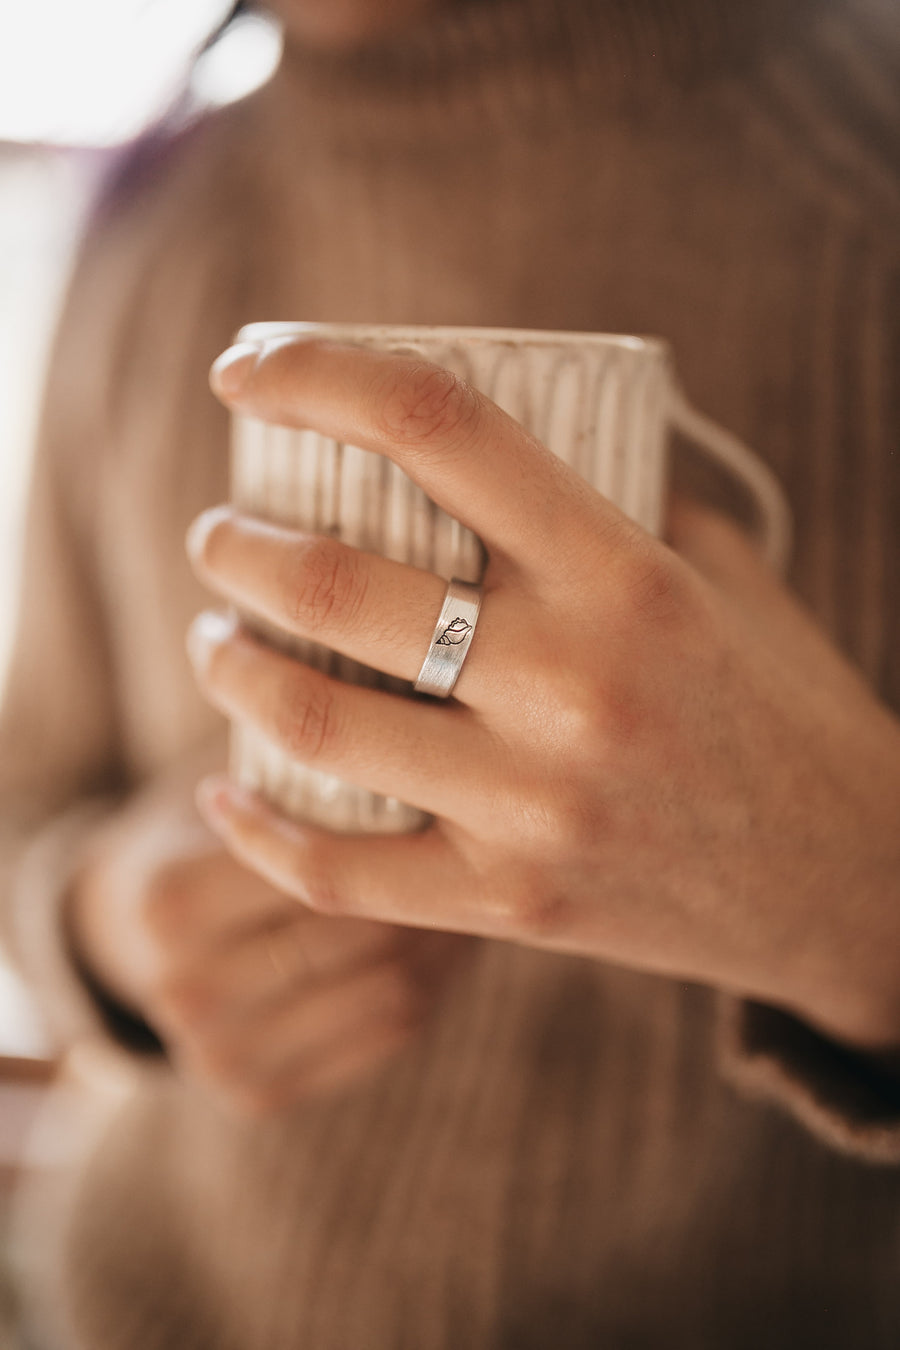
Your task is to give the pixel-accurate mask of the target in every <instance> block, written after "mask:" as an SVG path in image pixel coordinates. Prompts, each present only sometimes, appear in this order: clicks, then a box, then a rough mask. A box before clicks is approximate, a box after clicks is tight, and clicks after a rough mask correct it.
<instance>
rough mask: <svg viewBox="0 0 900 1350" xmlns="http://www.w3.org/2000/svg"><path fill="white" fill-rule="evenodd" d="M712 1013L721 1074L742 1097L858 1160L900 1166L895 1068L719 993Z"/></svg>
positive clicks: (899, 1078)
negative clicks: (782, 1113) (784, 1115)
mask: <svg viewBox="0 0 900 1350" xmlns="http://www.w3.org/2000/svg"><path fill="white" fill-rule="evenodd" d="M718 1013H719V1024H718V1029H719V1052H720V1064H721V1068H722V1071H723V1074H724V1076H725V1077H726V1078H727V1079H729V1080H730V1081H731V1082H732V1084H733V1085H734V1086H735V1087H736V1088H737V1089H738V1090H739V1091H740V1092H741V1093H742V1094H743V1095H745V1096H747V1097H750V1098H752V1099H755V1100H757V1101H764V1102H768V1103H770V1104H771V1105H773V1106H775V1107H776V1108H779V1109H782V1110H786V1111H787V1112H788V1113H789V1114H790V1115H791V1116H793V1117H794V1119H795V1120H797V1121H798V1122H799V1123H800V1124H801V1125H803V1126H804V1127H805V1128H806V1129H808V1130H809V1131H810V1132H811V1133H812V1134H814V1135H816V1136H817V1137H818V1138H819V1139H821V1140H822V1141H823V1142H824V1143H825V1144H827V1145H829V1146H830V1147H832V1148H835V1149H838V1150H840V1151H841V1152H844V1153H848V1154H850V1155H852V1156H855V1157H857V1158H859V1159H860V1160H861V1161H864V1162H870V1163H893V1164H900V1067H898V1069H897V1071H896V1072H894V1071H892V1070H890V1069H887V1068H883V1067H881V1066H880V1065H879V1064H878V1063H877V1062H876V1061H875V1060H874V1059H869V1058H868V1057H867V1056H866V1055H863V1054H858V1053H856V1052H854V1051H853V1050H851V1049H849V1048H848V1047H847V1046H845V1045H842V1044H840V1043H838V1042H837V1041H834V1040H831V1039H830V1038H828V1037H826V1036H823V1035H820V1034H819V1033H818V1032H817V1031H815V1030H814V1029H813V1028H812V1027H811V1026H809V1025H807V1024H806V1023H805V1022H802V1021H800V1020H799V1019H798V1018H796V1017H794V1016H792V1015H791V1014H790V1013H787V1012H783V1011H781V1010H780V1009H778V1008H773V1007H768V1006H766V1005H764V1004H760V1003H755V1002H753V1001H751V1000H744V999H738V998H734V997H732V996H730V995H727V994H722V995H721V996H720V998H719V1008H718Z"/></svg>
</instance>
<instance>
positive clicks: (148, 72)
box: [0, 0, 280, 146]
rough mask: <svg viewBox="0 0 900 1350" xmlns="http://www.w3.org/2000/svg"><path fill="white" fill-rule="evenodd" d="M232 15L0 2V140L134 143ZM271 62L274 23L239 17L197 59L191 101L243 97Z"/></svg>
mask: <svg viewBox="0 0 900 1350" xmlns="http://www.w3.org/2000/svg"><path fill="white" fill-rule="evenodd" d="M233 7H234V6H233V3H232V0H0V141H2V140H6V141H18V142H27V143H43V144H57V145H81V146H110V145H116V144H119V143H121V142H123V141H126V140H129V139H131V138H132V137H134V136H136V135H138V134H139V133H140V132H141V131H143V130H144V129H145V128H146V127H147V126H148V125H149V124H150V123H151V122H152V121H153V120H154V119H155V118H157V117H158V116H160V114H161V113H162V112H164V111H165V109H166V108H167V107H169V106H171V105H172V103H173V102H175V100H176V99H177V98H178V97H179V95H181V94H182V93H183V92H184V89H185V85H186V83H187V80H188V73H189V71H190V68H191V63H192V61H193V59H194V57H195V55H196V54H197V53H198V52H200V51H201V49H202V48H203V47H204V44H205V43H206V41H207V39H208V37H209V35H210V33H213V32H215V30H216V29H217V28H218V27H220V25H221V24H222V23H223V21H224V20H225V19H226V18H227V17H228V15H229V13H230V12H231V11H232V9H233ZM220 46H221V47H222V50H221V52H220V51H219V48H220ZM279 54H280V37H279V29H278V26H277V24H276V22H275V20H270V19H268V18H265V17H263V16H262V15H249V14H248V15H246V16H243V15H242V16H239V17H238V18H237V19H236V20H235V21H234V23H233V24H231V25H229V26H228V28H226V29H225V30H224V32H223V33H222V34H221V36H220V37H219V39H218V40H217V41H216V42H215V43H213V45H212V46H211V47H210V48H208V49H207V50H206V51H205V52H204V53H203V54H202V56H201V58H200V67H201V69H200V71H198V73H197V80H198V84H197V86H195V85H194V82H193V80H192V81H191V98H192V101H193V102H194V103H199V104H200V105H201V106H202V105H203V103H204V101H205V99H207V98H208V99H209V100H210V102H211V103H213V104H214V105H221V104H222V103H224V102H229V101H231V100H232V99H235V98H241V97H243V96H244V95H245V94H247V93H249V92H250V91H251V90H252V89H253V88H256V87H257V86H258V85H259V84H261V83H264V82H265V80H266V79H268V77H269V75H271V73H272V71H273V70H274V68H275V66H277V64H278V56H279ZM229 90H231V91H232V92H231V93H229V92H228V91H229Z"/></svg>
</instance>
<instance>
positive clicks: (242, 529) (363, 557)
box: [187, 506, 503, 707]
mask: <svg viewBox="0 0 900 1350" xmlns="http://www.w3.org/2000/svg"><path fill="white" fill-rule="evenodd" d="M187 543H188V551H189V553H190V555H191V558H192V561H193V563H194V567H195V570H196V571H197V574H198V576H199V577H200V579H201V580H202V581H204V582H205V583H207V584H208V585H209V586H211V587H212V589H214V590H216V591H218V592H219V593H220V594H221V595H223V596H224V597H226V598H227V599H229V600H232V601H233V602H234V603H235V604H237V605H239V606H241V607H246V608H248V609H251V610H253V611H254V612H255V613H257V614H259V615H261V616H262V617H263V618H265V619H268V620H270V621H271V622H272V623H274V624H276V625H277V626H278V627H279V628H282V629H284V630H285V631H286V632H288V633H291V634H294V635H296V636H299V637H304V638H312V639H314V640H315V641H317V642H321V643H323V644H324V645H325V646H327V647H330V648H332V649H333V650H335V651H339V652H343V653H344V655H345V656H349V657H351V658H352V659H354V660H357V661H361V662H363V663H365V664H366V665H368V666H371V667H373V668H374V669H376V670H381V671H384V672H385V673H386V674H388V675H394V676H397V677H398V678H400V679H403V680H410V681H414V680H416V678H417V677H418V674H419V671H420V669H421V666H422V662H423V660H424V658H425V654H426V652H427V651H428V648H429V644H430V642H431V637H432V634H433V632H434V626H435V622H436V620H437V617H438V614H439V613H440V609H441V604H442V602H443V599H444V594H445V591H446V588H447V583H446V581H445V580H444V579H443V578H442V577H439V576H436V575H435V574H434V573H433V572H428V571H424V570H423V569H422V568H418V567H412V566H410V565H409V564H407V563H399V562H395V561H393V560H392V559H390V558H383V557H380V556H379V555H378V554H375V553H367V552H365V551H363V550H361V549H356V548H352V547H350V545H348V544H344V543H342V542H341V541H340V540H338V539H334V538H332V537H331V536H330V535H324V534H314V533H305V532H302V531H299V530H293V529H288V528H286V527H284V526H281V525H276V524H272V523H270V522H268V521H264V520H258V519H256V518H255V517H253V516H247V515H243V514H241V513H240V512H238V511H236V510H235V509H234V508H233V507H230V506H217V507H212V508H210V509H209V510H207V511H204V512H203V513H202V514H201V515H199V516H198V517H197V519H196V520H195V521H194V523H193V525H192V526H191V529H190V531H189V532H188V541H187ZM485 608H487V609H489V610H490V611H491V613H490V621H489V623H487V624H485V625H483V627H484V628H485V629H486V630H489V631H490V635H491V640H492V641H491V645H492V646H495V645H496V644H497V643H498V642H499V641H500V633H499V632H498V628H501V627H502V619H501V615H502V610H503V605H502V603H501V602H500V596H499V593H498V592H497V591H494V590H491V589H490V588H488V589H487V591H486V593H485V596H484V598H483V600H482V610H484V609H485ZM498 608H499V609H500V611H501V615H498V613H497V610H498ZM482 617H483V615H482ZM480 627H481V625H480V626H478V627H476V631H475V633H474V634H473V637H472V642H471V646H470V648H469V651H468V653H467V654H466V659H465V662H464V665H463V668H462V670H461V671H460V674H459V676H458V678H457V681H456V684H455V685H454V688H453V697H454V698H455V699H457V700H458V701H459V702H461V703H467V704H469V705H470V706H473V707H478V706H484V704H485V701H486V697H487V689H488V688H489V686H490V677H489V674H488V667H489V666H490V664H491V661H490V655H489V651H488V650H486V649H485V644H484V643H483V642H482V640H481V639H482V634H481V631H480Z"/></svg>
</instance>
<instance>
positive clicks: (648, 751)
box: [189, 339, 900, 1047]
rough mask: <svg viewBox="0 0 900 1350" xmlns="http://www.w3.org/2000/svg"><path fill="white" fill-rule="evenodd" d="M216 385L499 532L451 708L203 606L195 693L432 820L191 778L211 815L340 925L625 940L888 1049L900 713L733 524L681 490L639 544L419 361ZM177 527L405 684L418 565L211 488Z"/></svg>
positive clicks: (672, 966)
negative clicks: (389, 833)
mask: <svg viewBox="0 0 900 1350" xmlns="http://www.w3.org/2000/svg"><path fill="white" fill-rule="evenodd" d="M213 379H214V386H215V387H216V389H217V391H218V392H219V393H220V395H221V397H222V398H223V399H224V400H225V401H226V402H227V403H229V404H230V405H231V406H232V407H233V408H235V409H236V410H238V411H239V412H241V413H245V414H248V415H253V416H258V417H261V418H264V419H266V420H268V421H272V422H279V423H282V424H286V425H297V426H304V427H312V428H315V429H317V430H319V431H321V432H323V433H324V434H326V435H332V436H334V437H336V438H337V439H339V440H342V441H347V442H350V443H352V444H356V445H360V446H363V447H366V448H368V449H371V450H374V451H377V452H379V453H382V454H385V455H387V456H389V457H390V458H392V459H393V460H395V461H396V462H397V463H398V464H399V465H401V466H402V468H403V469H404V470H405V471H406V472H407V473H408V474H409V475H410V477H412V478H413V479H415V480H416V481H417V482H418V483H419V484H420V485H421V486H422V487H423V488H424V489H425V491H426V492H428V493H429V495H430V496H432V497H433V498H434V499H435V500H436V501H437V502H438V503H439V504H440V505H441V506H442V507H443V508H444V509H445V510H447V511H448V512H450V513H451V514H452V515H454V516H456V517H457V518H458V519H460V520H461V521H462V522H463V523H464V524H465V525H467V526H468V527H469V528H470V529H472V530H473V531H474V532H475V533H477V534H478V535H480V536H481V538H482V539H483V541H484V542H485V545H486V547H487V550H488V555H489V562H488V567H487V571H486V574H485V578H484V598H483V603H482V608H481V614H480V617H479V620H478V625H477V628H476V631H475V634H474V637H473V639H472V645H471V649H470V651H469V653H468V656H467V658H466V661H465V664H464V666H463V668H462V671H461V673H460V675H459V678H458V681H457V683H456V686H455V688H454V691H453V696H452V697H451V698H449V699H448V700H446V701H444V702H438V701H435V700H423V699H407V698H403V697H400V696H397V695H394V694H391V693H388V692H385V691H379V690H373V689H370V688H362V687H357V686H352V685H348V684H344V683H342V682H340V681H338V680H335V679H332V678H330V677H328V676H326V675H325V674H323V673H322V672H319V671H316V670H313V669H311V668H309V667H307V666H305V665H303V664H302V663H300V662H298V661H295V660H293V659H291V658H290V657H288V656H286V655H284V654H281V653H279V652H276V651H274V650H272V649H270V648H269V647H268V646H266V645H265V644H264V643H262V642H260V641H257V640H255V639H254V638H253V637H252V636H251V635H250V634H249V633H248V632H247V631H246V630H243V629H242V628H241V627H240V626H239V625H238V624H236V623H235V622H234V620H229V619H228V618H227V616H224V615H221V614H219V615H217V614H215V613H214V612H209V611H208V612H206V613H205V614H204V616H202V617H201V618H200V619H199V620H198V622H197V623H196V624H195V626H194V628H193V629H192V632H191V642H190V647H191V651H192V654H193V657H194V661H195V668H196V673H197V676H198V680H199V683H200V686H201V689H202V690H203V692H204V693H205V694H206V696H207V697H208V698H209V699H210V701H211V702H212V703H213V704H214V705H215V706H216V707H218V708H219V709H220V710H222V711H223V712H225V713H227V714H228V715H230V716H232V717H235V718H238V719H243V720H246V721H247V722H249V723H252V724H253V725H254V726H256V727H257V728H259V729H261V730H262V731H263V732H264V733H265V734H266V735H267V736H269V737H272V738H274V739H275V740H276V741H278V742H280V743H281V745H282V746H283V747H284V748H285V749H286V750H287V751H288V752H289V753H290V754H291V755H293V756H294V757H296V758H298V759H300V760H302V761H305V762H307V763H309V764H313V765H315V766H316V767H318V768H320V769H323V770H326V771H328V772H331V773H336V774H339V775H341V776H342V777H345V778H347V779H349V780H350V781H351V782H354V783H357V784H359V785H361V786H363V787H367V788H369V789H371V790H373V791H375V792H380V793H386V794H389V795H393V796H397V797H399V798H401V799H402V800H404V801H406V802H409V803H411V804H412V805H414V806H418V807H420V808H421V809H423V810H425V811H427V812H430V813H432V814H433V815H434V817H435V820H434V822H433V823H432V824H431V825H430V826H429V827H428V828H427V829H425V830H423V831H420V832H418V833H416V834H413V835H408V836H399V837H397V836H395V837H380V838H372V837H361V836H356V837H351V836H340V835H334V834H332V833H330V832H328V831H325V830H321V829H316V828H314V827H311V826H302V825H297V824H294V823H292V822H291V821H288V820H286V819H285V818H283V817H282V816H281V815H280V814H279V813H277V812H276V811H274V810H273V809H271V808H270V807H269V806H268V805H267V804H266V803H265V802H263V801H262V800H261V799H260V798H259V797H257V796H255V795H254V794H250V793H247V792H245V791H242V790H240V789H239V788H237V787H236V786H235V785H234V784H232V783H230V781H229V780H228V779H227V778H226V777H224V776H219V777H218V778H212V779H208V780H206V781H205V782H204V784H203V785H202V789H201V792H200V794H199V801H200V804H201V808H202V809H203V811H204V813H205V814H206V816H207V818H208V820H209V822H210V823H211V824H212V826H213V827H214V828H215V829H216V830H217V831H218V832H219V833H220V835H221V837H222V838H223V840H224V841H225V842H226V844H227V845H228V847H229V848H230V849H231V850H232V851H233V852H234V854H235V855H236V856H237V857H238V858H240V859H241V860H242V861H243V862H245V863H247V864H248V865H250V866H252V867H254V868H255V869H257V871H258V872H259V873H260V875H262V876H265V877H267V878H268V879H269V880H270V881H271V882H272V883H273V884H274V885H275V886H277V887H279V888H281V889H282V890H283V891H284V892H286V893H288V894H292V895H294V896H295V897H296V898H297V899H298V900H300V901H302V902H303V903H304V904H305V905H306V906H307V907H308V908H309V909H310V910H311V911H313V912H319V913H322V914H326V915H328V916H330V917H332V918H334V917H349V916H355V917H359V918H369V919H378V920H382V921H384V922H387V923H399V924H410V925H415V926H418V927H426V926H434V927H436V928H441V929H446V930H448V931H455V932H460V933H472V934H482V935H485V936H489V937H493V938H503V939H508V940H512V941H516V942H523V943H526V944H530V945H533V946H539V947H546V948H553V949H556V950H564V951H569V952H576V953H580V954H582V955H585V956H591V957H597V958H602V959H606V960H612V961H617V962H621V963H624V964H627V965H630V966H633V967H636V968H640V969H645V970H651V971H658V972H663V973H666V974H669V975H673V976H677V977H683V978H688V979H695V980H699V981H702V982H704V983H708V984H711V985H714V986H718V987H720V988H724V989H728V990H731V991H734V992H737V993H740V994H744V995H748V996H752V997H756V998H759V999H762V1000H764V1001H768V1002H773V1003H775V1004H780V1005H782V1006H784V1007H787V1008H789V1009H791V1010H793V1011H796V1012H798V1013H799V1014H800V1015H801V1016H804V1017H806V1018H807V1019H808V1020H811V1021H812V1022H813V1023H816V1024H818V1025H819V1026H820V1027H822V1028H823V1029H825V1030H826V1031H828V1032H830V1033H831V1034H835V1035H837V1036H839V1037H843V1038H844V1039H846V1040H847V1041H848V1042H851V1043H853V1044H856V1045H860V1046H865V1047H870V1046H871V1047H878V1046H883V1045H884V1046H887V1045H893V1044H898V1043H900V902H898V887H900V831H898V828H897V823H898V819H900V727H898V722H897V720H896V719H895V718H894V717H893V715H892V714H891V713H890V712H889V710H888V709H887V708H886V707H884V706H883V705H881V704H880V703H879V702H878V701H877V699H876V698H875V697H874V696H873V694H872V692H871V690H870V689H869V688H868V687H867V685H866V684H865V682H864V680H863V679H862V677H861V676H860V674H859V673H858V672H857V671H856V670H855V669H854V668H853V667H852V666H851V665H850V664H849V663H848V662H847V660H846V659H845V658H844V657H843V656H842V655H841V654H840V653H839V652H838V651H837V650H836V649H835V648H834V647H833V646H832V645H831V644H830V642H829V641H828V639H827V638H826V636H825V635H824V634H823V633H822V632H821V631H820V630H819V628H818V627H817V626H816V624H815V623H814V622H813V620H812V619H811V617H810V616H809V614H808V613H807V612H806V610H805V609H804V608H803V607H802V605H801V604H800V603H799V601H797V600H796V599H795V598H794V597H793V596H792V595H791V594H790V593H789V592H788V591H787V590H786V589H785V588H784V587H783V586H782V585H781V584H780V583H779V582H778V581H777V580H776V579H775V577H774V576H773V575H771V574H770V573H769V572H768V570H767V569H766V567H765V565H764V564H763V563H762V562H761V561H760V559H759V558H758V556H757V554H756V553H755V550H754V548H753V547H752V545H751V544H750V543H749V542H748V541H746V540H745V539H744V538H743V536H742V535H741V533H740V531H739V530H738V529H737V527H736V526H732V525H730V524H729V523H728V522H726V521H725V520H724V519H722V518H719V517H716V516H714V515H712V514H710V513H709V512H705V511H703V510H701V509H700V508H699V507H691V506H690V505H689V504H687V503H681V504H680V505H678V506H677V508H676V510H675V511H674V512H673V516H672V521H671V525H670V543H668V544H667V543H665V542H661V541H659V540H656V539H654V538H652V537H651V536H650V535H648V534H647V533H646V532H645V531H644V530H643V529H641V528H640V527H639V526H637V525H636V524H635V523H634V522H632V521H631V520H629V519H628V518H627V517H626V516H625V515H624V514H623V513H622V512H621V511H619V510H618V509H617V508H616V507H615V506H613V505H612V504H611V503H610V502H609V501H608V500H607V499H606V498H604V497H603V496H602V495H601V494H599V493H598V492H596V491H594V490H593V488H591V487H590V486H589V485H588V484H587V483H586V482H585V481H584V480H583V479H581V478H580V477H579V476H578V475H576V474H575V473H574V472H573V471H571V470H569V469H568V468H567V467H566V466H565V465H564V464H563V463H562V462H561V461H560V460H559V459H558V458H557V457H556V456H554V455H553V454H551V453H550V452H549V451H548V450H547V449H546V448H545V447H543V446H541V445H540V444H539V443H537V442H536V441H535V440H534V439H533V438H532V437H531V436H529V435H528V434H527V433H526V432H525V431H524V430H523V429H522V428H521V427H520V426H519V425H518V424H517V423H516V422H514V421H513V420H512V419H511V418H509V417H508V416H506V415H505V414H504V413H503V412H502V411H501V410H500V409H498V408H497V407H496V406H495V405H494V404H492V403H491V402H490V401H489V400H487V399H485V398H484V397H482V396H481V395H479V394H478V393H476V392H475V391H473V390H472V389H471V388H470V387H468V386H467V385H465V384H463V383H462V382H460V381H459V380H457V379H455V378H454V377H453V376H451V375H449V374H448V373H447V372H444V371H441V370H440V369H438V368H437V367H434V366H431V365H428V364H427V363H424V362H422V361H420V360H417V359H414V358H409V357H404V356H397V355H388V354H383V353H378V352H373V351H366V350H361V349H359V348H355V347H351V346H344V345H341V344H337V343H328V342H323V341H310V340H300V339H296V340H293V339H292V340H280V341H279V342H277V343H276V344H273V345H272V346H271V347H269V348H266V349H263V350H262V352H261V351H260V349H258V348H255V347H250V346H249V345H247V346H242V347H238V348H235V349H232V350H231V351H230V352H229V353H227V354H226V355H225V357H223V358H220V361H219V362H218V363H217V364H216V366H215V367H214V370H213ZM189 545H190V550H191V552H192V556H193V558H194V562H195V567H196V570H197V572H198V575H199V576H200V578H201V579H202V580H203V581H204V582H205V583H207V584H208V585H210V586H212V587H213V588H214V589H216V590H217V591H218V592H219V593H220V594H221V595H222V596H223V597H225V598H226V599H228V600H230V601H232V602H234V603H235V604H237V605H239V606H240V607H241V608H244V609H248V610H251V611H255V612H257V613H259V614H260V615H262V616H265V617H266V618H267V619H269V620H270V621H274V622H276V623H278V624H279V625H281V626H282V627H283V628H285V629H286V630H289V631H292V632H294V633H297V634H300V635H302V636H304V637H311V638H314V639H316V640H319V641H321V642H323V643H325V644H326V645H327V646H330V647H332V648H334V649H336V650H338V651H341V652H344V653H345V654H347V655H348V656H350V657H353V658H355V659H357V660H359V661H363V662H365V663H366V664H368V665H370V666H373V667H375V668H378V669H380V670H383V671H385V672H388V673H390V674H392V675H395V676H399V677H401V678H405V679H407V680H410V681H413V680H415V678H416V675H417V673H418V670H419V667H420V664H421V662H422V659H423V656H424V654H425V652H426V650H427V648H428V644H429V641H430V637H431V632H432V628H433V625H434V621H435V618H436V616H437V614H438V611H439V609H440V605H441V601H442V599H443V595H444V590H445V582H444V581H443V580H442V579H441V578H440V577H437V576H435V575H432V574H431V573H429V572H427V571H422V570H420V569H417V568H414V567H410V566H406V565H403V564H399V563H396V562H393V561H389V560H387V559H384V558H380V557H377V556H375V555H372V554H366V553H363V552H361V551H359V550H355V549H352V548H349V547H348V546H346V545H344V544H342V543H340V542H339V541H337V540H335V539H333V538H328V537H322V536H315V535H309V534H302V533H300V532H298V531H293V530H289V529H286V528H282V527H277V526H274V525H270V524H268V523H265V522H261V521H257V520H253V519H252V518H249V517H246V516H243V515H241V514H240V513H238V512H237V511H236V510H234V509H231V508H228V507H220V508H214V509H212V510H211V511H209V512H205V513H204V514H203V515H202V516H201V517H200V518H198V521H197V522H195V525H194V527H193V528H192V531H191V534H190V539H189ZM672 545H674V547H673V546H672Z"/></svg>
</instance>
